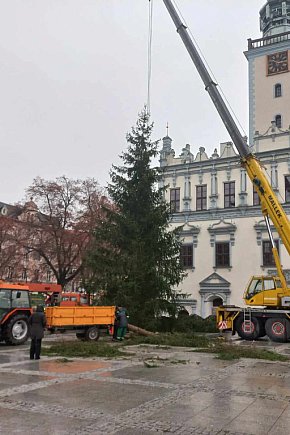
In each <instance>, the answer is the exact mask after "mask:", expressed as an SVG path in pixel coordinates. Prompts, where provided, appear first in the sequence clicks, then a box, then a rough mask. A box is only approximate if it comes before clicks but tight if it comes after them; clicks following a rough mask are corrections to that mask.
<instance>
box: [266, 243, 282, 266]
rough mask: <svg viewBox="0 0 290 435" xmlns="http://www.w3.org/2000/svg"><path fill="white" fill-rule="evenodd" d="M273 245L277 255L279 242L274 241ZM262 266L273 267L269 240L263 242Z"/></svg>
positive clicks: (273, 262)
mask: <svg viewBox="0 0 290 435" xmlns="http://www.w3.org/2000/svg"><path fill="white" fill-rule="evenodd" d="M275 245H276V248H277V250H278V254H279V241H278V240H275ZM263 266H275V261H274V257H273V253H272V245H271V242H270V241H269V240H263Z"/></svg>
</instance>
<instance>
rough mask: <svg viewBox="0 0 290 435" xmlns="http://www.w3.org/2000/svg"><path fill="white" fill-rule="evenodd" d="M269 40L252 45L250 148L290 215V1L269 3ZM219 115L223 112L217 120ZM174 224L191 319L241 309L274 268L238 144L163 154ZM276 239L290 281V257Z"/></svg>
mask: <svg viewBox="0 0 290 435" xmlns="http://www.w3.org/2000/svg"><path fill="white" fill-rule="evenodd" d="M260 28H261V31H262V34H263V36H262V37H261V38H259V39H256V40H252V39H249V40H248V50H247V51H246V52H245V56H246V58H247V60H248V65H249V148H250V149H251V150H252V151H253V152H254V153H255V154H256V155H257V157H258V158H259V160H260V162H261V164H262V165H263V166H264V168H265V171H266V172H267V174H268V176H269V180H270V183H271V186H272V188H273V189H274V191H275V193H276V195H277V197H278V199H279V201H280V202H281V203H283V207H284V209H285V211H286V213H287V214H288V215H290V0H287V1H282V0H268V2H267V3H266V4H265V5H264V7H263V8H262V9H261V11H260ZM217 116H218V115H217ZM160 166H161V168H162V169H163V181H162V184H163V185H164V186H168V189H167V191H166V199H167V200H168V202H170V207H171V213H172V226H173V227H180V229H181V234H182V238H183V246H182V252H181V260H182V262H183V265H184V268H185V269H186V271H187V277H186V278H185V280H184V281H183V283H182V284H181V286H180V290H181V292H182V293H186V294H187V295H188V297H187V298H186V299H184V301H182V303H183V305H184V307H185V309H187V311H188V312H189V313H190V314H193V313H195V314H198V315H201V316H202V317H207V316H208V315H210V314H212V313H213V311H214V307H215V306H218V305H220V304H221V303H223V304H227V305H242V304H243V291H244V289H245V288H246V285H247V282H248V280H249V278H250V276H251V275H259V274H267V273H271V272H273V271H274V270H275V266H274V261H273V257H272V252H271V245H270V242H269V238H268V233H267V230H266V227H265V224H264V220H263V216H262V213H261V208H260V205H259V198H258V196H257V194H256V192H255V191H254V189H253V185H252V183H251V181H250V180H249V179H248V177H247V174H246V172H245V170H244V169H243V168H241V166H240V158H239V155H238V154H237V152H236V151H235V148H234V146H233V144H232V143H231V142H225V143H221V144H220V147H219V150H218V149H215V150H214V153H213V154H212V155H208V154H207V153H206V150H205V149H204V148H203V147H200V148H199V150H198V152H197V153H195V154H194V153H193V152H192V150H191V147H190V145H189V144H187V145H186V146H185V147H184V148H183V149H182V152H181V154H180V155H179V156H177V157H176V156H175V151H174V149H173V146H172V139H171V138H170V137H169V136H166V137H164V138H163V147H162V150H161V153H160ZM272 230H273V236H274V239H275V242H276V245H277V247H278V250H279V254H280V257H281V263H282V265H283V267H284V270H285V272H286V276H287V277H288V276H289V280H290V259H289V255H288V253H287V251H286V249H285V248H284V246H283V244H282V242H281V241H280V240H279V237H278V234H277V232H276V231H275V228H274V227H273V228H272Z"/></svg>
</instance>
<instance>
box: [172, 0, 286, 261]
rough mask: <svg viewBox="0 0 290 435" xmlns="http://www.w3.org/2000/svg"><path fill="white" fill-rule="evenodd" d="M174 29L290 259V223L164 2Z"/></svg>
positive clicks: (184, 31) (183, 28) (181, 26)
mask: <svg viewBox="0 0 290 435" xmlns="http://www.w3.org/2000/svg"><path fill="white" fill-rule="evenodd" d="M163 2H164V4H165V6H166V8H167V10H168V12H169V14H170V16H171V18H172V20H173V22H174V24H175V26H176V29H177V32H178V34H179V35H180V37H181V39H182V41H183V43H184V45H185V47H186V49H187V51H188V53H189V55H190V57H191V59H192V61H193V63H194V64H195V66H196V69H197V71H198V73H199V75H200V77H201V79H202V80H203V82H204V85H205V89H206V91H207V92H208V93H209V96H210V97H211V99H212V101H213V103H214V105H215V107H216V109H217V111H218V113H219V115H220V117H221V119H222V121H223V123H224V125H225V127H226V129H227V130H228V133H229V135H230V137H231V138H232V141H233V143H234V145H235V146H236V148H237V150H238V152H239V154H240V156H241V164H242V166H243V167H244V168H245V170H246V171H247V174H248V176H249V177H250V179H251V181H252V183H253V184H254V186H255V189H256V190H257V192H258V195H259V198H260V200H261V207H262V213H263V215H264V217H265V218H266V217H270V219H271V221H272V222H273V224H274V226H275V228H276V230H277V232H278V234H279V236H280V238H281V240H282V241H283V244H284V246H285V248H286V249H287V251H288V254H289V255H290V222H289V219H288V217H287V215H286V213H285V211H284V209H283V207H282V206H281V204H280V203H279V201H278V199H277V197H276V195H275V192H274V191H273V189H272V187H271V185H270V183H269V182H268V180H267V178H266V176H265V173H264V171H263V169H262V167H261V165H260V163H259V161H258V159H257V158H256V157H255V156H254V155H253V154H252V153H251V152H250V150H249V148H248V146H247V144H246V143H245V141H244V139H243V137H242V135H241V133H240V131H239V129H238V127H237V125H236V123H235V121H234V119H233V117H232V115H231V113H230V112H229V110H228V108H227V106H226V104H225V102H224V100H223V98H222V96H221V94H220V92H219V90H218V88H217V84H216V83H214V81H213V79H212V78H211V76H210V74H209V72H208V70H207V68H206V66H205V64H204V62H203V60H202V58H201V57H200V55H199V53H198V51H197V49H196V47H195V45H194V43H193V40H192V38H191V36H190V35H189V33H188V31H187V28H186V26H185V25H184V24H183V23H182V21H181V19H180V17H179V15H178V13H177V11H176V9H175V7H174V5H173V3H172V1H171V0H163Z"/></svg>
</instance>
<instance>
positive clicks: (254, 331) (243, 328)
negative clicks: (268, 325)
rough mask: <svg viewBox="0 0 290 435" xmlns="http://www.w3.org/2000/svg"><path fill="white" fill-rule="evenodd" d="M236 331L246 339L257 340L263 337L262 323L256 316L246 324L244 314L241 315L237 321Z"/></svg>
mask: <svg viewBox="0 0 290 435" xmlns="http://www.w3.org/2000/svg"><path fill="white" fill-rule="evenodd" d="M236 331H237V333H238V335H239V336H240V337H241V338H243V339H244V340H257V338H259V337H261V335H260V334H261V333H262V331H261V324H260V322H259V320H258V319H257V318H256V317H252V319H251V322H250V324H249V325H245V321H244V316H242V315H241V316H239V317H238V318H237V321H236Z"/></svg>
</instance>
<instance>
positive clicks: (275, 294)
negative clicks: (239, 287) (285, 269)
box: [244, 276, 290, 307]
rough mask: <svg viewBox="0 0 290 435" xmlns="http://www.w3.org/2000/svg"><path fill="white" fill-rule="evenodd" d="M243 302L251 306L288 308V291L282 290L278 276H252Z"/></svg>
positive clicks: (289, 304) (289, 296)
mask: <svg viewBox="0 0 290 435" xmlns="http://www.w3.org/2000/svg"><path fill="white" fill-rule="evenodd" d="M285 290H286V292H285ZM244 301H245V304H246V305H253V306H266V307H278V306H288V307H289V306H290V289H288V288H287V289H283V288H282V284H281V280H280V278H279V277H278V276H253V277H252V278H251V280H250V282H249V284H248V287H247V289H246V291H245V293H244Z"/></svg>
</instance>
